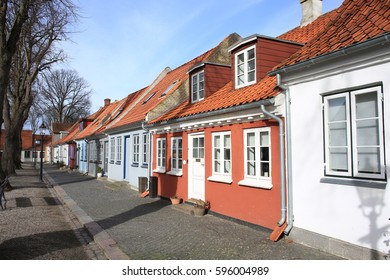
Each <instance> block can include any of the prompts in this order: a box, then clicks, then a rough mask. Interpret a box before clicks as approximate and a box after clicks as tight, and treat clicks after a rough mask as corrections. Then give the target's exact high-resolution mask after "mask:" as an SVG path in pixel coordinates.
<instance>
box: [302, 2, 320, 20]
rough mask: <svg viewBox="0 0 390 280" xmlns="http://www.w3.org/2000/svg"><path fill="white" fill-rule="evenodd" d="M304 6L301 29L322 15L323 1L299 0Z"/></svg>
mask: <svg viewBox="0 0 390 280" xmlns="http://www.w3.org/2000/svg"><path fill="white" fill-rule="evenodd" d="M299 2H300V3H301V6H302V19H301V27H303V26H305V25H308V24H309V23H311V22H313V21H314V20H316V19H317V18H318V17H319V16H321V15H322V0H299Z"/></svg>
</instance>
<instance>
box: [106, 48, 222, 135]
mask: <svg viewBox="0 0 390 280" xmlns="http://www.w3.org/2000/svg"><path fill="white" fill-rule="evenodd" d="M214 49H215V48H213V49H211V50H209V51H207V52H205V53H204V54H202V55H200V56H198V57H196V58H194V59H192V60H191V61H189V62H187V63H185V64H183V65H181V66H179V67H177V68H176V69H174V70H171V71H170V72H168V73H167V75H166V76H165V77H164V78H163V79H162V80H161V81H160V82H159V83H157V85H155V86H154V87H153V88H151V89H150V90H149V93H148V95H146V96H144V97H143V98H140V99H139V100H137V101H136V102H137V104H135V106H134V107H133V108H132V109H131V110H130V111H128V112H127V114H126V115H124V116H123V117H122V118H121V119H120V120H119V121H118V122H116V123H115V124H114V125H111V126H109V129H115V128H119V127H123V126H125V125H128V124H132V123H137V122H141V121H143V120H144V119H145V116H146V114H147V113H148V112H149V111H150V110H152V109H153V108H154V107H155V106H157V105H158V104H159V103H160V102H162V101H163V100H164V99H165V98H167V97H168V96H169V95H170V94H172V93H173V92H174V91H175V90H176V89H177V88H178V87H179V86H180V85H182V83H183V82H184V81H185V80H186V79H187V78H188V77H187V76H188V75H187V71H188V70H189V69H190V68H191V67H192V66H194V65H195V64H196V63H199V62H202V61H205V60H206V59H207V58H208V57H209V56H211V55H212V54H213V51H214ZM175 81H178V82H177V83H176V84H175V85H174V86H173V87H172V88H171V89H170V90H169V92H167V93H166V95H165V96H164V97H161V94H162V93H163V92H164V91H165V90H166V89H167V88H168V87H169V86H170V85H171V84H172V83H173V82H175Z"/></svg>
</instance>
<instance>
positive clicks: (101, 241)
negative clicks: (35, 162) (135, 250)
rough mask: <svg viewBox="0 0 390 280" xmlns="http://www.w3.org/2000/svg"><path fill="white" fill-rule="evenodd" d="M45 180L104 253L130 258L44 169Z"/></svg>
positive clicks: (108, 255)
mask: <svg viewBox="0 0 390 280" xmlns="http://www.w3.org/2000/svg"><path fill="white" fill-rule="evenodd" d="M43 175H44V182H45V183H46V184H47V185H49V186H51V187H52V188H53V189H54V191H55V193H56V194H57V196H58V198H59V199H60V200H61V202H62V203H63V205H64V206H66V207H68V208H69V209H70V211H71V212H72V213H73V215H75V217H76V218H77V219H78V220H79V222H80V223H81V225H82V226H83V227H84V228H85V229H86V231H87V232H88V234H89V235H90V236H91V238H92V239H93V240H94V241H95V242H96V244H98V245H99V247H100V248H101V249H102V250H103V252H104V254H105V255H106V257H107V258H108V259H109V260H129V259H130V258H129V256H127V255H126V254H125V253H124V252H123V251H122V250H121V249H120V248H119V246H118V244H117V243H116V241H115V240H114V239H112V238H111V236H110V235H109V234H108V233H107V231H105V230H104V229H103V228H102V227H101V226H100V225H99V224H98V223H97V222H95V221H94V220H93V219H92V218H91V217H90V216H88V215H87V213H85V211H84V210H83V209H81V208H80V207H79V206H78V205H77V203H76V202H75V201H74V200H73V199H72V198H71V197H70V196H69V195H68V194H67V193H66V192H65V191H64V189H63V188H61V187H60V186H59V185H58V184H57V183H56V182H55V181H54V180H53V179H52V178H51V177H50V175H49V174H47V172H46V171H45V170H44V171H43Z"/></svg>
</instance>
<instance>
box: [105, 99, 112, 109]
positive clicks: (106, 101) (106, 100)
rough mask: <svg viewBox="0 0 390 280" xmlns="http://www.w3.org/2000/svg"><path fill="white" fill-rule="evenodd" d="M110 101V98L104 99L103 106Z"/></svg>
mask: <svg viewBox="0 0 390 280" xmlns="http://www.w3.org/2000/svg"><path fill="white" fill-rule="evenodd" d="M110 103H111V99H110V98H106V99H104V106H105V107H106V106H108V105H110Z"/></svg>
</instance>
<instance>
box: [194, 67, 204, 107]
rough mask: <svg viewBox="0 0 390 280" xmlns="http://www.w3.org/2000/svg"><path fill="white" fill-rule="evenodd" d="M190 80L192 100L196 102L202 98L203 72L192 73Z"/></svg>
mask: <svg viewBox="0 0 390 280" xmlns="http://www.w3.org/2000/svg"><path fill="white" fill-rule="evenodd" d="M191 81H192V82H191V84H192V89H191V96H192V102H198V101H200V100H202V99H203V98H204V72H203V71H201V72H199V73H196V74H194V75H192V78H191Z"/></svg>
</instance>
